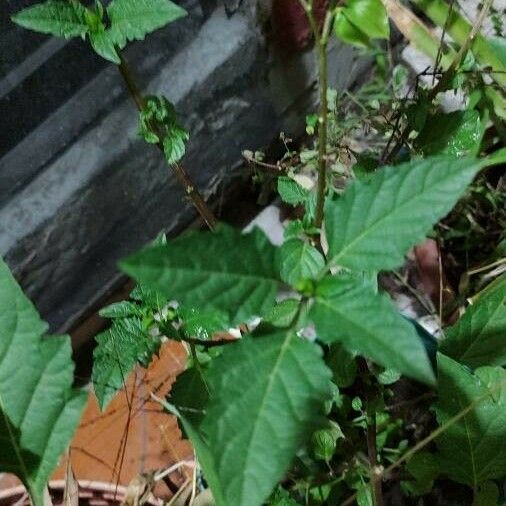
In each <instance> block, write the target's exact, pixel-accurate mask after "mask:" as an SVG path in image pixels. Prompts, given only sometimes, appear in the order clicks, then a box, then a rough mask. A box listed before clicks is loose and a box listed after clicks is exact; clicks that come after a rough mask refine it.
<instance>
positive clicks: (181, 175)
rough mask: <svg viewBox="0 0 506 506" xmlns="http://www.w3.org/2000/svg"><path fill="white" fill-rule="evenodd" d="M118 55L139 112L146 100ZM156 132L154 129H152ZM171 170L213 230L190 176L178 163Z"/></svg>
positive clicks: (213, 220) (160, 145)
mask: <svg viewBox="0 0 506 506" xmlns="http://www.w3.org/2000/svg"><path fill="white" fill-rule="evenodd" d="M118 55H119V57H120V64H119V66H118V69H119V72H120V74H121V76H122V77H123V80H124V81H125V85H126V87H127V89H128V91H129V93H130V95H131V96H132V99H133V101H134V102H135V105H136V107H137V109H138V111H139V112H141V111H142V110H143V109H144V108H145V106H146V99H145V98H144V96H143V95H142V92H141V90H140V88H139V87H138V85H137V83H136V81H135V79H134V77H133V74H132V72H131V71H130V68H129V66H128V63H127V61H126V60H125V57H124V56H123V55H122V54H121V52H120V51H118ZM153 127H156V125H153ZM154 129H155V130H156V128H154ZM158 137H159V139H160V141H159V142H158V143H157V144H156V145H157V147H158V149H159V150H160V151H161V152H162V153H164V148H163V136H162V135H159V136H158ZM171 168H172V170H173V171H174V174H175V175H176V178H177V179H178V181H179V183H180V184H181V186H182V187H183V188H184V191H185V193H186V195H187V196H188V198H189V199H190V200H191V202H192V204H193V206H194V207H195V209H197V211H198V213H199V214H200V216H201V217H202V219H203V220H204V221H205V223H206V224H207V226H208V227H209V228H210V229H211V230H213V229H214V228H215V227H216V225H217V219H216V217H215V216H214V214H213V212H212V211H211V209H210V208H209V206H208V205H207V203H206V201H205V200H204V198H203V197H202V195H201V194H200V192H199V191H198V190H197V188H196V186H195V185H194V184H193V182H192V180H191V179H190V176H189V175H188V173H187V172H186V171H185V169H184V168H183V166H182V165H181V164H179V163H174V164H172V165H171Z"/></svg>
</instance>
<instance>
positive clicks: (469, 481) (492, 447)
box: [435, 353, 506, 489]
mask: <svg viewBox="0 0 506 506" xmlns="http://www.w3.org/2000/svg"><path fill="white" fill-rule="evenodd" d="M438 390H439V400H438V402H437V403H436V406H435V409H436V417H437V421H438V423H439V425H444V424H445V423H446V422H448V420H450V419H451V418H452V417H454V416H455V415H457V414H458V413H461V412H462V411H463V410H465V409H466V408H468V407H469V406H471V405H473V409H472V410H471V411H469V412H468V413H467V414H466V415H464V416H463V417H462V418H461V419H459V420H458V421H457V422H455V423H453V424H451V425H449V426H448V427H447V429H446V430H445V431H444V432H443V433H442V434H441V436H439V437H438V438H437V439H436V444H437V447H438V449H439V454H438V458H439V459H440V463H441V471H442V472H444V474H446V475H447V476H448V477H449V478H450V479H452V480H455V481H457V482H459V483H464V484H465V485H469V486H470V487H472V488H474V489H476V488H477V487H478V485H480V484H481V483H484V482H485V481H487V480H493V479H496V478H501V477H503V476H504V470H505V469H506V370H505V369H503V368H501V367H481V368H479V369H477V370H476V373H475V374H472V373H471V372H469V370H468V369H467V368H466V367H465V366H463V365H461V364H459V363H458V362H455V361H454V360H453V359H451V358H449V357H446V356H445V355H443V354H441V353H439V354H438Z"/></svg>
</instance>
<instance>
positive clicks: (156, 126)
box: [139, 96, 189, 164]
mask: <svg viewBox="0 0 506 506" xmlns="http://www.w3.org/2000/svg"><path fill="white" fill-rule="evenodd" d="M139 135H140V136H141V137H142V138H143V139H144V140H145V141H146V142H148V143H149V144H162V146H163V152H164V154H165V158H166V159H167V163H169V164H174V163H177V162H178V161H179V160H181V158H183V156H184V154H185V151H186V146H185V142H186V141H187V140H188V139H189V135H188V132H187V131H186V130H185V129H184V128H183V127H182V126H181V125H180V124H179V122H178V118H177V114H176V109H175V108H174V105H173V104H172V103H171V102H170V101H169V100H168V99H167V98H165V97H164V96H148V97H146V104H145V106H144V109H143V110H142V111H141V112H140V114H139Z"/></svg>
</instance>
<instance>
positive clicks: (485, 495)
mask: <svg viewBox="0 0 506 506" xmlns="http://www.w3.org/2000/svg"><path fill="white" fill-rule="evenodd" d="M499 497H500V493H499V487H498V486H497V484H496V483H495V482H493V481H487V482H485V483H483V484H482V485H481V486H479V487H478V490H477V491H476V493H475V495H474V500H473V504H472V505H471V506H494V505H498V504H500V503H499Z"/></svg>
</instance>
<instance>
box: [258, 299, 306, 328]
mask: <svg viewBox="0 0 506 506" xmlns="http://www.w3.org/2000/svg"><path fill="white" fill-rule="evenodd" d="M299 306H300V301H299V300H297V299H285V300H283V301H281V302H279V303H278V304H276V305H275V306H274V307H273V308H272V309H271V310H270V311H269V312H268V313H267V314H266V315H265V317H264V320H265V321H266V322H267V323H270V324H271V325H274V326H275V327H288V326H289V325H290V324H291V323H292V322H293V320H294V318H295V317H296V316H297V312H298V311H299Z"/></svg>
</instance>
